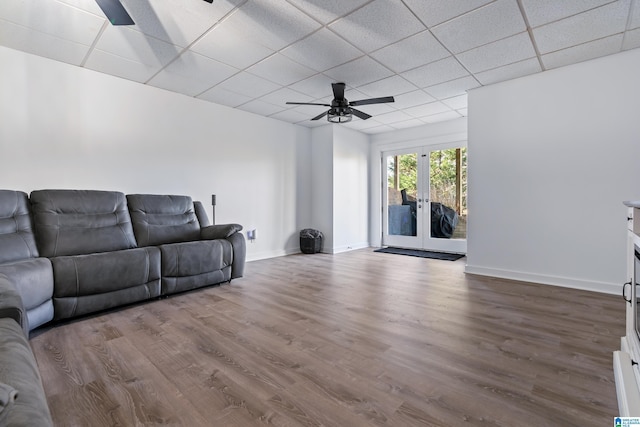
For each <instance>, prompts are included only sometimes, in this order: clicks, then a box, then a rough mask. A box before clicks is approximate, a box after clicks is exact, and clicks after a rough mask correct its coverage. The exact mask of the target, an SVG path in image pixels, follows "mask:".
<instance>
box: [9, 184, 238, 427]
mask: <svg viewBox="0 0 640 427" xmlns="http://www.w3.org/2000/svg"><path fill="white" fill-rule="evenodd" d="M241 230H242V227H241V226H240V225H238V224H224V225H210V224H209V220H208V218H207V216H206V212H205V209H204V208H203V206H202V204H200V203H199V202H194V201H192V199H191V198H190V197H188V196H169V195H154V194H130V195H126V196H125V195H124V194H123V193H121V192H116V191H94V190H38V191H33V192H32V193H31V195H30V196H27V194H26V193H24V192H20V191H10V190H0V425H5V424H6V425H30V426H39V425H51V417H50V415H49V410H48V408H47V406H46V399H45V398H44V392H43V390H42V385H41V381H40V377H39V374H38V371H37V366H36V365H35V360H34V358H33V355H32V354H31V352H30V348H29V344H28V341H27V338H28V336H29V332H30V331H32V330H33V329H35V328H38V327H40V326H42V325H45V324H47V323H49V322H52V321H53V322H55V321H59V320H63V319H70V318H74V317H78V316H83V315H87V314H90V313H96V312H100V311H103V310H108V309H113V308H115V307H119V306H122V305H125V304H131V303H135V302H139V301H144V300H149V299H152V298H157V297H161V296H167V295H171V294H175V293H177V292H183V291H187V290H192V289H196V288H200V287H204V286H209V285H214V284H219V283H223V282H228V281H230V280H231V279H234V278H237V277H242V275H243V273H244V264H245V256H246V246H245V240H244V236H243V235H242V234H241V233H240V232H239V231H241ZM23 353H28V356H26V355H25V354H23ZM25 384H26V385H28V386H25ZM12 390H13V391H14V392H13V393H12ZM15 391H17V396H18V397H17V398H16V399H13V397H14V394H15Z"/></svg>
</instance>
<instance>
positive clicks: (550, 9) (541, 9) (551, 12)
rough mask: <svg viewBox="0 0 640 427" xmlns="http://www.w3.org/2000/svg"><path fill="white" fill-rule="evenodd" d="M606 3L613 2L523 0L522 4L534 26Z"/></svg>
mask: <svg viewBox="0 0 640 427" xmlns="http://www.w3.org/2000/svg"><path fill="white" fill-rule="evenodd" d="M606 3H611V0H580V1H558V0H522V6H523V7H524V11H525V13H526V14H527V19H528V20H529V25H530V26H531V27H534V28H535V27H538V26H540V25H544V24H548V23H549V22H553V21H557V20H560V19H564V18H567V17H569V16H571V15H575V14H578V13H581V12H585V11H587V10H589V9H593V8H594V7H598V6H602V5H603V4H606Z"/></svg>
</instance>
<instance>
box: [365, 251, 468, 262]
mask: <svg viewBox="0 0 640 427" xmlns="http://www.w3.org/2000/svg"><path fill="white" fill-rule="evenodd" d="M374 252H382V253H384V254H396V255H409V256H417V257H420V258H432V259H442V260H446V261H456V260H458V259H460V258H462V257H463V256H464V254H450V253H446V252H434V251H421V250H418V249H403V248H380V249H376V250H375V251H374Z"/></svg>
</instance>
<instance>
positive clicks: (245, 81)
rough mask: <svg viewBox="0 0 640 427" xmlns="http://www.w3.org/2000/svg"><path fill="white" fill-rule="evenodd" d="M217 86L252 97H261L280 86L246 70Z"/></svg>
mask: <svg viewBox="0 0 640 427" xmlns="http://www.w3.org/2000/svg"><path fill="white" fill-rule="evenodd" d="M216 87H221V88H222V89H227V90H229V91H232V92H236V93H239V94H240V95H245V96H248V97H250V98H259V97H261V96H264V95H266V94H267V93H269V92H273V91H274V90H277V89H279V88H280V86H278V85H277V84H275V83H272V82H270V81H268V80H266V79H263V78H262V77H258V76H256V75H253V74H250V73H247V72H245V71H242V72H240V73H238V74H236V75H235V76H233V77H231V78H229V79H227V80H225V81H224V82H222V83H220V84H219V85H218V86H216Z"/></svg>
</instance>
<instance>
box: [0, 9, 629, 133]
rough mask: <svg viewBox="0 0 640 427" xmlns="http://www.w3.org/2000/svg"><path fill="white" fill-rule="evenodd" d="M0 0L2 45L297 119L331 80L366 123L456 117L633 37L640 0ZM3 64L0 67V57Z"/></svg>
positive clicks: (401, 124) (379, 127) (408, 123)
mask: <svg viewBox="0 0 640 427" xmlns="http://www.w3.org/2000/svg"><path fill="white" fill-rule="evenodd" d="M122 3H123V5H124V6H125V8H126V9H127V11H128V12H129V14H130V15H131V17H132V18H133V20H134V21H135V25H133V26H112V25H111V24H110V22H109V21H108V20H107V19H106V18H105V16H104V15H103V13H102V11H101V9H100V8H99V7H98V5H97V4H96V3H95V1H94V0H2V1H0V45H3V46H6V47H9V48H13V49H17V50H21V51H25V52H28V53H32V54H35V55H40V56H43V57H47V58H50V59H54V60H57V61H62V62H66V63H69V64H72V65H76V66H79V67H84V68H88V69H91V70H95V71H98V72H101V73H106V74H111V75H114V76H117V77H120V78H123V79H128V80H132V81H135V82H139V83H141V84H146V85H149V86H155V87H158V88H162V89H166V90H169V91H173V92H178V93H181V94H184V95H186V96H190V97H195V98H199V99H202V100H205V101H209V102H213V103H217V104H222V105H226V106H229V107H232V108H237V109H240V110H244V111H248V112H251V113H255V114H258V115H262V116H267V117H272V118H274V119H277V120H282V121H285V122H290V123H296V124H299V125H302V126H308V127H312V126H319V125H325V124H326V123H327V122H326V121H324V120H319V121H310V120H309V119H310V118H311V117H314V116H316V115H318V114H320V113H322V111H323V108H324V107H319V106H293V105H287V104H285V102H286V101H298V102H319V103H328V102H330V101H331V99H332V94H331V86H330V84H331V83H332V82H339V81H340V82H345V83H346V84H347V91H346V93H345V96H346V98H347V99H349V100H351V101H353V100H358V99H364V98H372V97H381V96H394V97H395V99H396V102H395V103H389V104H379V105H368V106H362V107H360V109H361V110H362V111H364V112H366V113H368V114H371V115H373V116H374V117H373V118H371V119H369V120H360V119H357V118H354V120H353V121H352V122H349V123H347V124H343V125H340V126H348V127H351V128H354V129H358V130H361V131H362V132H365V133H380V132H386V131H391V130H394V129H403V128H408V127H413V126H419V125H424V124H428V123H435V122H439V121H445V120H451V119H455V118H459V117H463V116H466V115H467V94H466V93H467V91H468V90H469V89H473V88H476V87H479V86H483V85H489V84H492V83H496V82H500V81H504V80H509V79H513V78H517V77H521V76H525V75H529V74H533V73H539V72H543V71H545V70H550V69H553V68H557V67H562V66H565V65H569V64H572V63H577V62H581V61H585V60H589V59H593V58H596V57H601V56H606V55H610V54H614V53H617V52H621V51H624V50H628V49H634V48H638V47H640V0H618V1H605V0H563V1H559V0H492V1H488V0H348V1H345V0H214V1H213V3H212V4H210V3H208V2H206V1H202V0H122ZM0 69H1V64H0Z"/></svg>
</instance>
